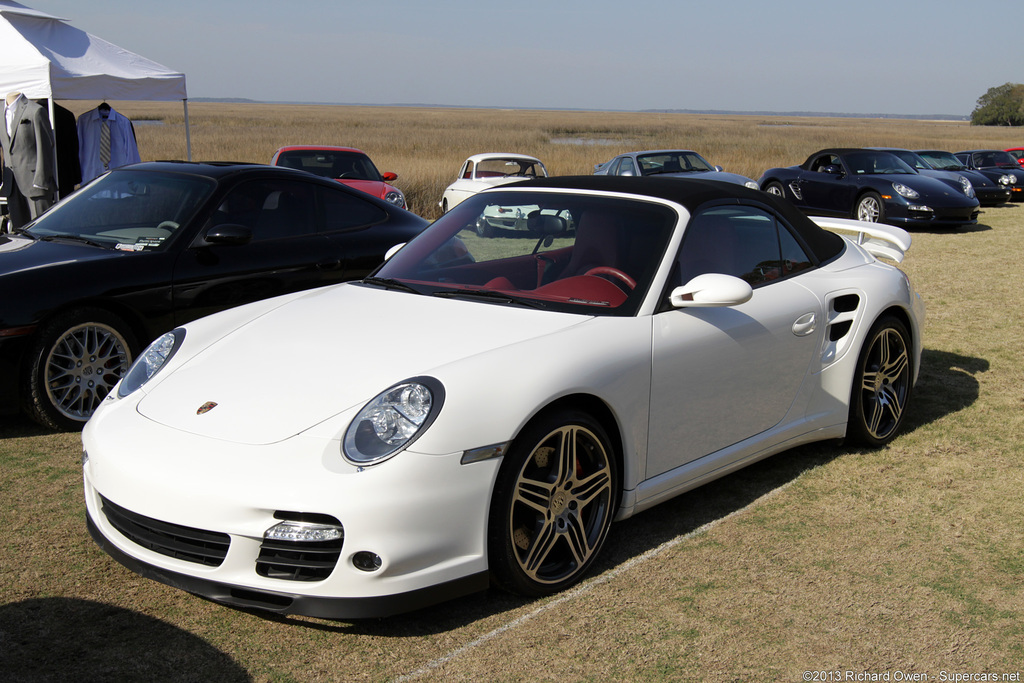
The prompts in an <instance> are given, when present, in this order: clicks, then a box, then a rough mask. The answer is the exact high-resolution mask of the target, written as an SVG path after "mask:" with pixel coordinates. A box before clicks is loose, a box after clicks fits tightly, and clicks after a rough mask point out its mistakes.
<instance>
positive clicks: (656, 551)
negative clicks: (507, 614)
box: [392, 479, 795, 683]
mask: <svg viewBox="0 0 1024 683" xmlns="http://www.w3.org/2000/svg"><path fill="white" fill-rule="evenodd" d="M793 481H795V480H792V479H791V480H790V481H788V482H786V483H785V484H783V485H782V486H780V487H778V488H775V489H772V490H771V491H769V492H768V493H766V494H764V495H763V496H760V497H758V498H756V499H755V500H753V501H751V502H750V503H748V504H747V505H745V506H743V507H742V508H740V509H738V510H733V511H732V512H730V513H729V514H727V515H726V516H725V517H720V518H718V519H715V520H712V521H710V522H708V523H707V524H705V525H703V526H700V527H697V528H696V529H694V530H693V531H690V532H688V533H685V534H683V535H681V536H676V537H675V538H672V539H669V540H667V541H665V542H664V543H662V544H661V545H659V546H658V547H657V548H652V549H651V550H648V551H647V552H645V553H644V554H642V555H638V556H637V557H634V558H633V559H632V560H629V561H628V562H624V563H622V564H620V565H619V566H617V567H612V568H611V569H609V570H608V571H606V572H605V573H603V574H601V575H600V576H596V577H594V578H593V579H591V580H590V581H587V582H585V583H582V584H580V585H579V586H577V587H576V588H573V589H572V590H570V591H567V592H565V593H562V594H561V595H560V596H558V597H557V598H555V599H554V600H552V601H551V602H547V603H544V604H543V605H541V606H540V607H538V608H537V609H535V610H533V611H532V612H530V613H528V614H524V615H523V616H521V617H517V618H515V619H513V620H512V621H510V622H508V623H507V624H505V625H503V626H499V627H498V628H496V629H494V630H493V631H490V632H489V633H485V634H484V635H482V636H480V637H479V638H476V639H475V640H471V641H469V642H468V643H466V644H465V645H463V646H462V647H458V648H456V649H454V650H452V651H451V652H449V653H448V654H446V655H443V656H441V657H438V658H437V659H434V660H432V661H430V662H427V663H426V664H424V665H423V666H421V667H420V668H418V669H416V670H415V671H412V672H410V673H407V674H404V675H402V676H399V677H397V678H394V679H392V680H393V681H394V682H395V683H401V682H403V681H411V680H413V679H416V678H419V677H420V676H425V675H426V674H428V673H430V672H431V671H433V670H434V669H438V668H440V667H442V666H444V665H445V664H447V663H448V662H451V661H452V660H454V659H457V658H459V657H461V656H462V655H464V654H466V653H468V652H471V651H472V650H475V649H476V648H478V647H480V646H481V645H483V644H485V643H487V642H489V641H491V640H494V639H495V638H497V637H498V636H500V635H502V634H504V633H507V632H508V631H511V630H512V629H515V628H517V627H519V626H522V625H523V624H525V623H526V622H528V621H530V620H531V619H533V618H534V617H537V616H540V615H541V614H543V613H544V612H547V611H548V610H550V609H552V608H554V607H558V606H559V605H561V604H562V603H564V602H569V601H570V600H574V599H576V598H578V597H579V596H581V595H584V594H586V593H589V592H590V591H592V590H593V589H594V588H596V587H598V586H601V585H603V584H606V583H608V582H609V581H611V580H612V579H614V578H615V577H617V576H619V575H620V574H622V573H624V572H627V571H629V570H631V569H633V567H636V566H637V565H639V564H643V563H644V562H647V561H648V560H650V559H653V558H655V557H658V556H659V555H661V554H662V553H664V552H665V551H667V550H670V549H671V548H674V547H675V546H677V545H679V544H680V543H683V542H685V541H688V540H690V539H691V538H695V537H697V536H700V535H702V534H705V533H707V532H708V531H710V530H711V529H713V528H715V527H716V526H718V525H719V524H721V523H722V522H724V521H726V520H728V519H730V518H732V517H735V516H736V515H738V514H740V513H741V512H745V511H746V510H749V509H750V508H751V507H752V506H753V505H754V504H756V503H760V502H761V501H764V500H767V499H768V498H770V497H772V496H774V495H776V494H778V493H780V492H781V491H784V490H785V489H787V488H788V487H789V486H790V484H792V483H793Z"/></svg>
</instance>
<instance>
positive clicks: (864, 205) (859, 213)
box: [854, 192, 885, 223]
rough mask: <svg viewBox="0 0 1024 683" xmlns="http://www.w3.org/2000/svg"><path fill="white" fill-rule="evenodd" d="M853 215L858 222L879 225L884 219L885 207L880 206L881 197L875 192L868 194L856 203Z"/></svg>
mask: <svg viewBox="0 0 1024 683" xmlns="http://www.w3.org/2000/svg"><path fill="white" fill-rule="evenodd" d="M854 215H855V216H856V218H857V220H859V221H866V222H868V223H879V222H881V221H882V219H883V218H884V217H885V207H884V205H883V204H882V197H881V196H880V195H878V194H877V193H875V192H868V193H867V194H866V195H864V196H863V197H861V198H860V199H859V200H858V201H857V209H856V210H855V211H854Z"/></svg>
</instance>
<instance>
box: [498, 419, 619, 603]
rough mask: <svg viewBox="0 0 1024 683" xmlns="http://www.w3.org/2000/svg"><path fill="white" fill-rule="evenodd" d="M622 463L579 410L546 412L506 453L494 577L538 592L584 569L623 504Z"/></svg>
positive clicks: (568, 581)
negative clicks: (620, 494)
mask: <svg viewBox="0 0 1024 683" xmlns="http://www.w3.org/2000/svg"><path fill="white" fill-rule="evenodd" d="M619 489H620V483H619V472H618V465H617V461H616V458H615V451H614V450H613V448H612V445H611V441H610V440H609V438H608V436H607V434H606V433H605V430H604V428H602V427H601V425H600V424H599V423H598V422H597V421H596V420H594V419H593V418H592V417H591V416H590V415H588V414H586V413H583V412H580V411H578V410H560V411H553V412H550V413H547V414H543V415H541V416H540V417H538V418H537V419H535V420H534V421H533V422H531V423H530V424H529V425H527V426H526V428H525V429H524V430H523V431H522V433H521V434H520V435H519V436H518V437H517V438H516V439H515V441H514V442H513V443H512V446H511V448H510V450H509V452H508V454H507V455H506V456H505V458H504V461H503V462H502V464H501V469H500V470H499V472H498V479H497V482H496V484H495V487H494V495H493V497H492V499H491V514H490V518H489V521H488V558H489V565H490V570H491V574H492V577H493V579H494V582H495V583H496V584H497V585H498V586H500V587H501V588H504V589H505V590H508V591H511V592H513V593H518V594H520V595H527V596H531V597H538V596H542V595H549V594H552V593H557V592H558V591H560V590H563V589H565V588H568V587H569V586H571V585H572V584H574V583H576V582H577V581H579V580H580V578H581V577H582V576H583V575H584V574H586V572H587V571H588V570H589V568H590V566H591V565H592V564H593V562H594V559H595V558H596V557H597V555H598V553H599V552H600V550H601V546H602V545H603V544H604V541H605V538H607V536H608V528H609V526H610V525H611V522H612V518H613V517H614V516H615V509H616V506H617V504H618V494H619Z"/></svg>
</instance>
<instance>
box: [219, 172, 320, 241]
mask: <svg viewBox="0 0 1024 683" xmlns="http://www.w3.org/2000/svg"><path fill="white" fill-rule="evenodd" d="M312 188H313V186H312V185H307V184H305V183H297V182H294V181H287V180H252V181H249V182H245V183H242V184H240V185H239V186H238V187H236V188H234V189H232V190H231V191H230V192H229V193H228V195H227V196H226V197H225V198H224V200H223V201H222V202H221V203H220V205H219V206H218V207H217V210H216V211H214V215H213V217H212V219H211V224H213V225H223V224H225V223H233V224H237V225H242V226H245V227H247V228H249V229H250V230H251V231H252V239H253V241H254V242H262V241H267V240H275V239H283V238H287V237H299V236H302V235H310V234H313V233H315V232H316V222H315V203H314V202H315V200H314V197H313V191H312Z"/></svg>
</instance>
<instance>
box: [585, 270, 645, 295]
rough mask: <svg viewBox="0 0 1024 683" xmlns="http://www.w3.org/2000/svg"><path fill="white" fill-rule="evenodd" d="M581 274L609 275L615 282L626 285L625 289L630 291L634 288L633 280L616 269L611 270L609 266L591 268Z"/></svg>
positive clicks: (634, 281)
mask: <svg viewBox="0 0 1024 683" xmlns="http://www.w3.org/2000/svg"><path fill="white" fill-rule="evenodd" d="M583 274H584V275H610V276H611V277H613V278H615V279H616V280H619V281H620V282H622V284H624V285H626V287H628V288H629V289H631V290H632V289H634V288H635V287H636V280H634V279H633V278H631V277H630V276H628V275H626V274H625V273H623V272H622V271H621V270H619V269H618V268H612V267H611V266H597V267H596V268H591V269H590V270H588V271H587V272H585V273H583Z"/></svg>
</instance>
